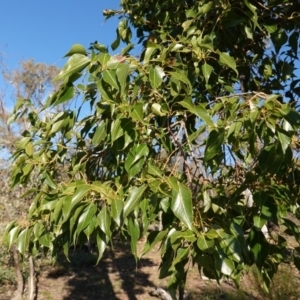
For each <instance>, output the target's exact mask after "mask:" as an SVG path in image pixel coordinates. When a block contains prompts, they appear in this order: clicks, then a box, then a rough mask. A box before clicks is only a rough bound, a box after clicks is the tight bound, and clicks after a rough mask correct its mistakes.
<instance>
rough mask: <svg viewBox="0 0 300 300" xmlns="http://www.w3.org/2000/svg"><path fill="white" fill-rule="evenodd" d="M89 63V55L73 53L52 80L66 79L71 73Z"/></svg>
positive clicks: (80, 69) (78, 70) (79, 70)
mask: <svg viewBox="0 0 300 300" xmlns="http://www.w3.org/2000/svg"><path fill="white" fill-rule="evenodd" d="M89 63H90V58H89V57H87V56H85V55H83V54H74V55H72V56H71V57H70V59H69V60H68V62H67V64H66V65H65V66H64V67H63V69H62V70H61V72H60V73H59V74H58V75H57V76H56V77H55V78H54V80H53V81H59V80H68V78H69V77H70V76H71V75H73V74H75V73H77V72H81V71H82V70H83V69H84V68H85V67H86V66H87V65H88V64H89Z"/></svg>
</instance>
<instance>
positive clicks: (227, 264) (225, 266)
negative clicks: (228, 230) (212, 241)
mask: <svg viewBox="0 0 300 300" xmlns="http://www.w3.org/2000/svg"><path fill="white" fill-rule="evenodd" d="M215 265H216V269H217V270H220V271H221V273H222V274H224V275H227V276H230V275H231V274H232V273H233V271H234V269H235V267H234V263H233V261H232V260H231V259H229V258H227V257H226V256H225V254H224V253H223V251H222V250H220V249H219V251H218V256H217V258H216V262H215Z"/></svg>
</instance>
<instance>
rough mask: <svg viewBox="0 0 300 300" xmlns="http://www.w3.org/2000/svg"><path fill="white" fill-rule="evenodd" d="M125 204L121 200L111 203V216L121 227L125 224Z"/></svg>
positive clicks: (114, 200)
mask: <svg viewBox="0 0 300 300" xmlns="http://www.w3.org/2000/svg"><path fill="white" fill-rule="evenodd" d="M123 208H124V202H123V201H121V200H119V199H113V200H112V202H111V216H112V218H113V219H114V221H115V222H116V223H117V225H118V226H119V227H120V226H121V224H122V223H123Z"/></svg>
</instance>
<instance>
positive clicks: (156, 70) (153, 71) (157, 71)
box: [149, 66, 165, 89]
mask: <svg viewBox="0 0 300 300" xmlns="http://www.w3.org/2000/svg"><path fill="white" fill-rule="evenodd" d="M164 76H165V72H164V70H163V69H162V68H161V67H159V66H155V67H151V68H150V72H149V80H150V84H151V86H152V87H153V88H154V89H157V88H158V87H159V86H160V85H161V83H162V81H163V78H164Z"/></svg>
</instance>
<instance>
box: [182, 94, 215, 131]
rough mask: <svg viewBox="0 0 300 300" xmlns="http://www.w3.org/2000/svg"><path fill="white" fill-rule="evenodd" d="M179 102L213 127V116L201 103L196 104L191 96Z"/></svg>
mask: <svg viewBox="0 0 300 300" xmlns="http://www.w3.org/2000/svg"><path fill="white" fill-rule="evenodd" d="M179 104H180V105H182V106H183V107H185V108H187V109H188V110H189V112H191V113H193V114H195V115H196V116H198V117H199V118H200V119H201V120H203V121H204V122H205V123H206V124H208V125H210V126H213V127H214V126H215V124H214V122H213V121H212V117H211V116H210V115H209V114H208V113H207V110H206V109H205V108H204V107H203V106H201V105H200V104H199V105H195V104H194V103H193V102H192V99H191V98H185V99H184V100H183V101H180V102H179Z"/></svg>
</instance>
